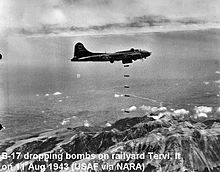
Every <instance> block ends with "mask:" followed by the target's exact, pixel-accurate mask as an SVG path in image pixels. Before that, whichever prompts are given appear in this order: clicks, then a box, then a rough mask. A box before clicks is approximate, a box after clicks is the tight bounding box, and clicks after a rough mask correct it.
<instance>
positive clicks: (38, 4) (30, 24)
mask: <svg viewBox="0 0 220 172" xmlns="http://www.w3.org/2000/svg"><path fill="white" fill-rule="evenodd" d="M219 9H220V2H219V1H218V0H212V1H206V0H184V1H182V0H176V1H173V0H167V1H164V0H154V1H151V2H149V1H142V0H120V1H118V0H93V1H91V0H44V1H35V0H19V1H17V0H1V1H0V32H3V31H6V30H7V31H11V30H13V31H14V32H15V31H17V32H19V33H22V34H51V33H53V34H54V33H55V34H57V33H66V32H76V31H77V32H82V31H84V32H87V31H91V30H93V31H94V30H95V31H98V30H99V31H100V30H110V31H111V30H112V29H113V30H114V29H115V30H117V29H124V30H126V29H128V30H130V29H132V28H147V27H154V26H163V25H173V24H174V23H175V26H174V27H176V26H178V25H199V24H207V23H213V22H214V23H216V22H219V21H220V17H219V16H220V10H219Z"/></svg>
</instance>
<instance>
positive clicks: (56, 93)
mask: <svg viewBox="0 0 220 172" xmlns="http://www.w3.org/2000/svg"><path fill="white" fill-rule="evenodd" d="M61 94H62V93H61V92H55V93H53V95H54V96H57V95H61Z"/></svg>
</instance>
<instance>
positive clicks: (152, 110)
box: [140, 105, 167, 113]
mask: <svg viewBox="0 0 220 172" xmlns="http://www.w3.org/2000/svg"><path fill="white" fill-rule="evenodd" d="M140 109H141V110H144V111H147V112H149V113H155V112H163V111H167V108H166V107H152V106H145V105H142V106H141V107H140Z"/></svg>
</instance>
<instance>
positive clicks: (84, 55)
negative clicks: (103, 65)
mask: <svg viewBox="0 0 220 172" xmlns="http://www.w3.org/2000/svg"><path fill="white" fill-rule="evenodd" d="M150 55H151V52H148V51H145V50H139V49H134V48H131V49H130V50H125V51H117V52H115V53H93V52H90V51H88V50H87V49H86V48H85V47H84V45H83V44H82V43H80V42H78V43H77V44H76V45H75V49H74V57H73V58H72V59H71V61H72V62H89V61H92V62H103V61H110V62H111V63H114V61H122V63H123V64H126V63H132V62H133V60H134V61H135V60H138V59H146V58H147V57H148V56H150Z"/></svg>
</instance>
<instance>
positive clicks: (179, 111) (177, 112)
mask: <svg viewBox="0 0 220 172" xmlns="http://www.w3.org/2000/svg"><path fill="white" fill-rule="evenodd" d="M173 113H174V114H176V115H188V114H189V111H187V110H185V109H177V110H175V111H174V112H173Z"/></svg>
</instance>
